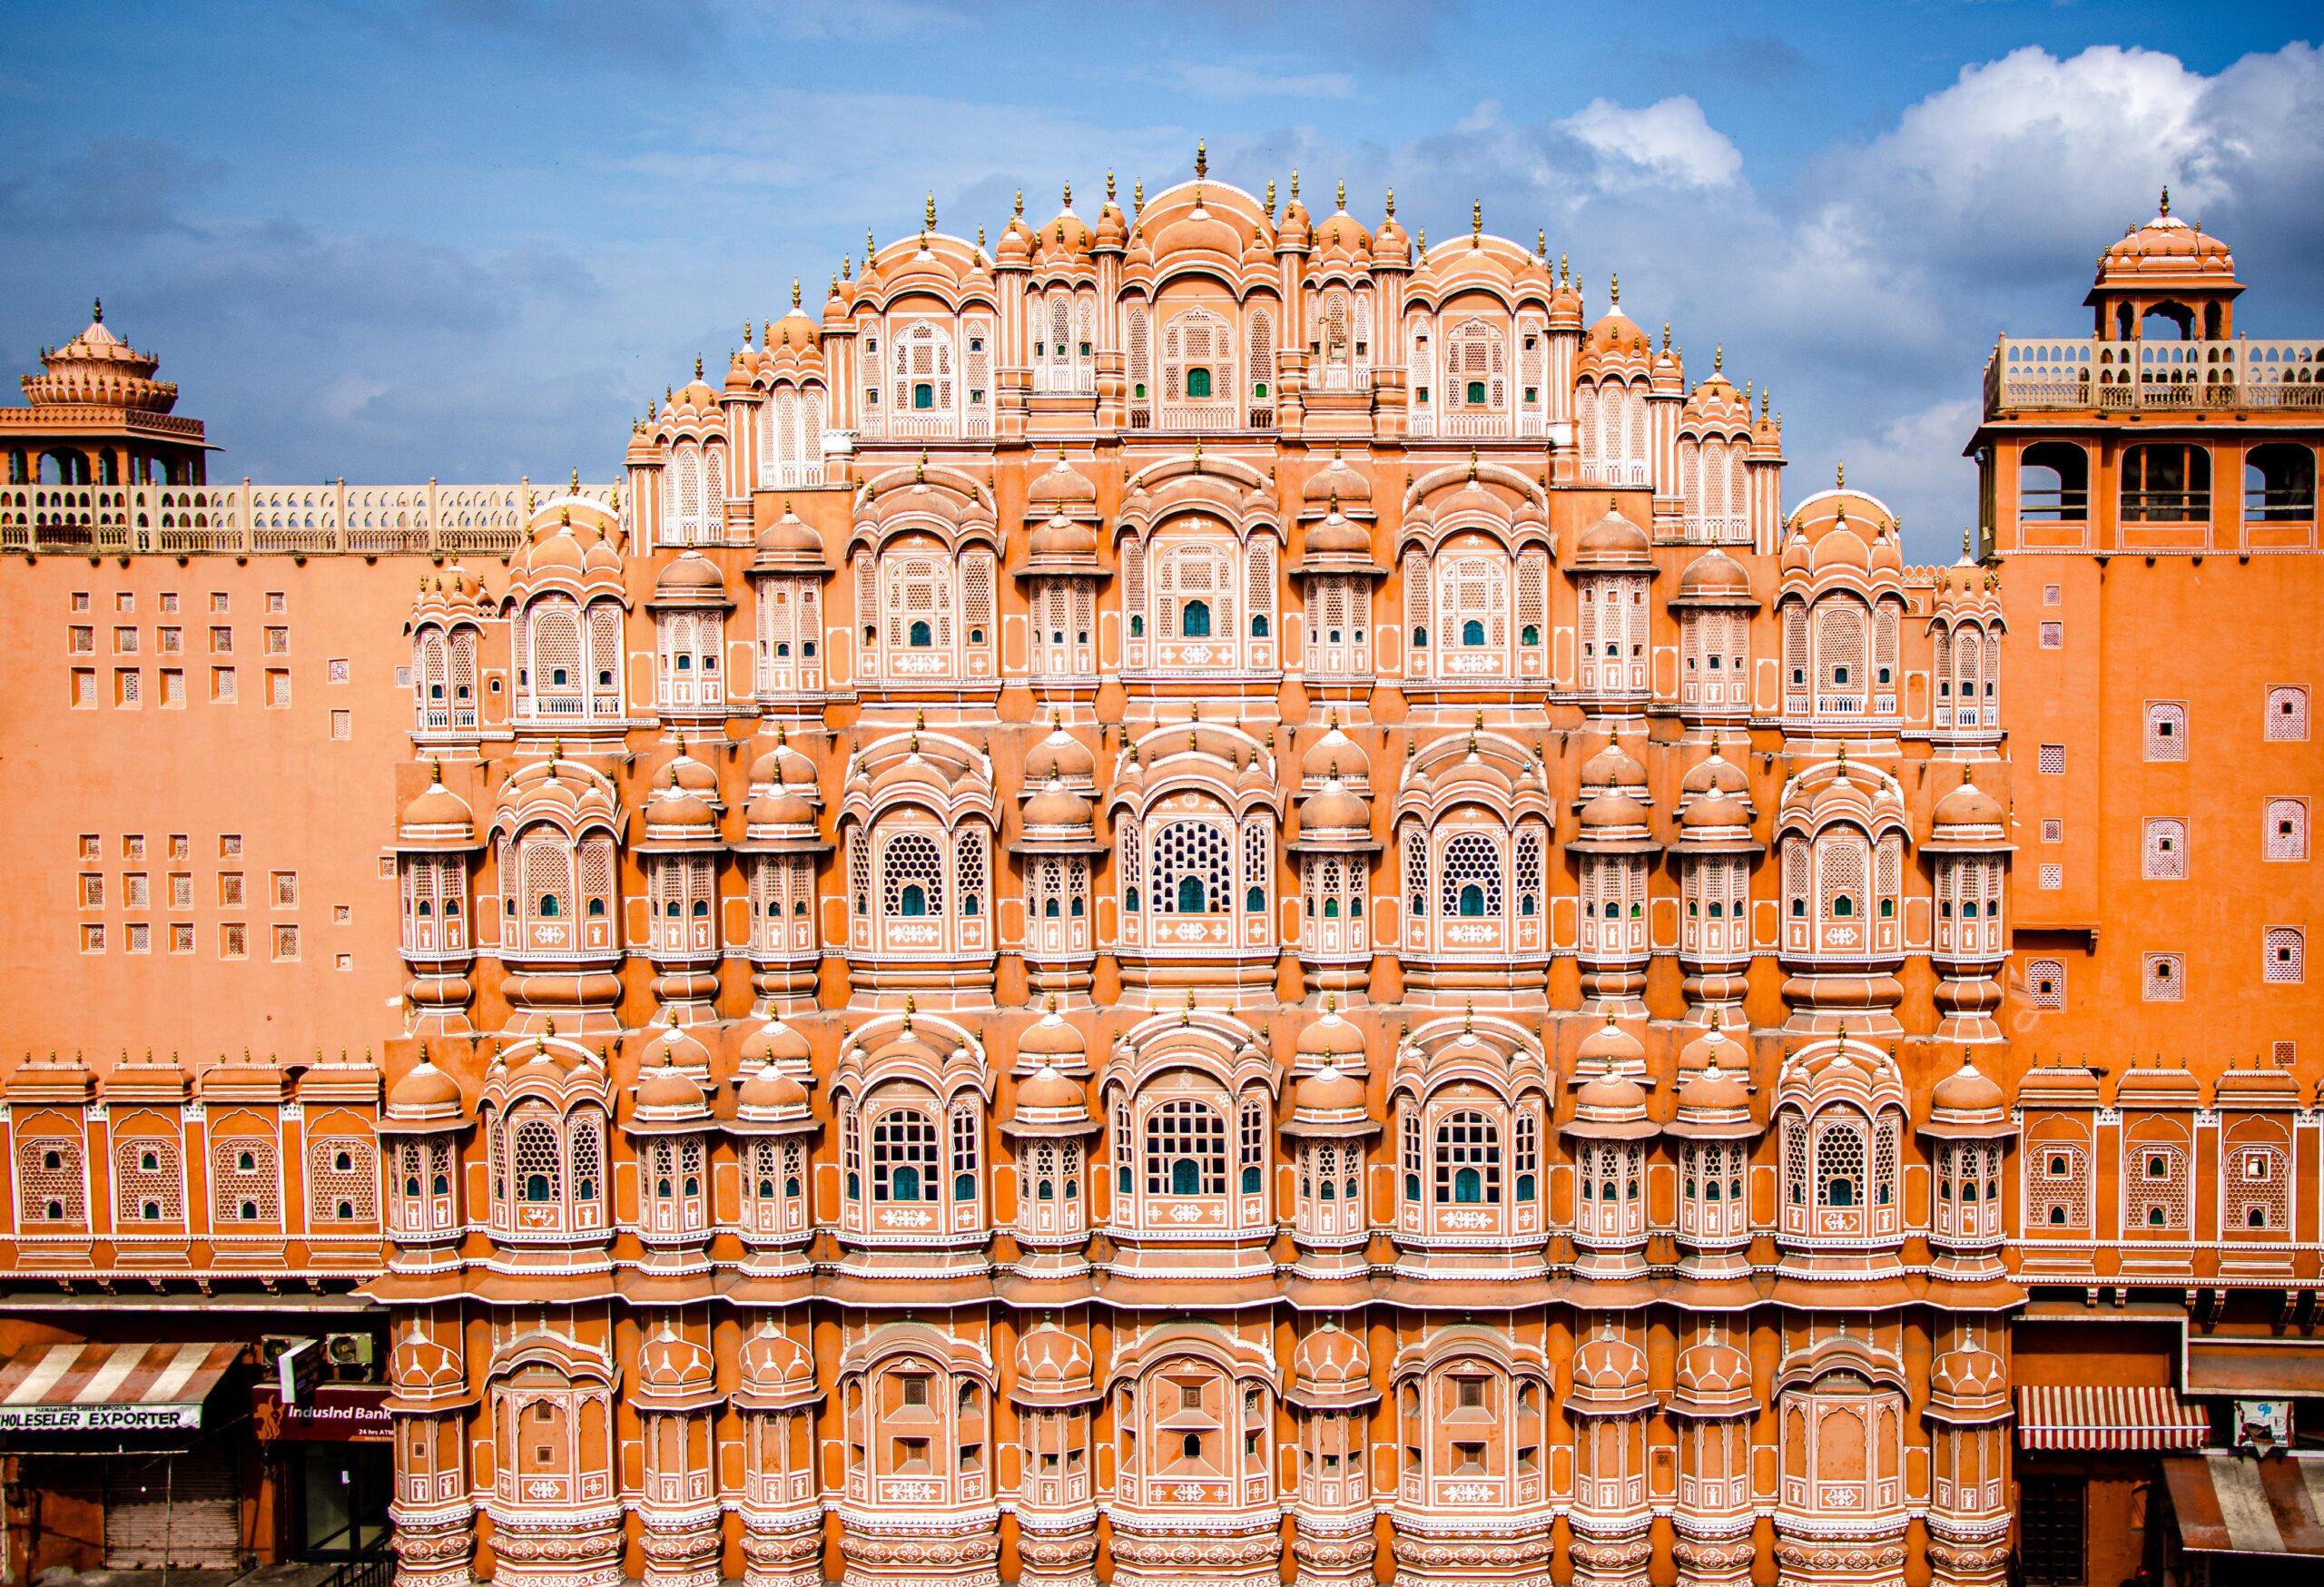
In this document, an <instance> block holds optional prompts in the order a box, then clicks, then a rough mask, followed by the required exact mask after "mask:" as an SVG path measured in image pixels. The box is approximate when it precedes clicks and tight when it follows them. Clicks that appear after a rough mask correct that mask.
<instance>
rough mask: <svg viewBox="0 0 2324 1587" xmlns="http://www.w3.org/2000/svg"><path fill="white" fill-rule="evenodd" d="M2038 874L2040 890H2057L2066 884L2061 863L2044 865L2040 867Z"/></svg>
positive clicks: (2064, 872)
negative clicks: (2040, 884)
mask: <svg viewBox="0 0 2324 1587" xmlns="http://www.w3.org/2000/svg"><path fill="white" fill-rule="evenodd" d="M2040 876H2041V883H2042V891H2043V892H2059V891H2060V890H2062V889H2063V887H2064V886H2065V884H2066V868H2065V867H2064V866H2063V865H2044V866H2043V867H2042V869H2041V872H2040Z"/></svg>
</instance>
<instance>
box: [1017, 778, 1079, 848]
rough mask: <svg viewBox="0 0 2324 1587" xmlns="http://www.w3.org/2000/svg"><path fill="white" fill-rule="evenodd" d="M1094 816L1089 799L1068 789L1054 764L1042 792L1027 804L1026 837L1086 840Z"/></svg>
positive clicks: (1025, 817)
mask: <svg viewBox="0 0 2324 1587" xmlns="http://www.w3.org/2000/svg"><path fill="white" fill-rule="evenodd" d="M1090 820H1091V809H1090V804H1089V800H1088V797H1087V796H1086V795H1084V794H1081V793H1075V792H1074V791H1073V789H1071V788H1070V787H1068V786H1067V784H1066V782H1065V779H1064V777H1063V776H1062V775H1061V774H1060V768H1059V767H1058V766H1057V765H1055V764H1052V765H1051V766H1050V767H1049V778H1048V780H1047V781H1046V782H1044V783H1043V784H1041V788H1040V792H1039V793H1036V794H1034V795H1033V796H1032V797H1031V798H1030V799H1028V800H1027V801H1026V802H1025V816H1024V821H1025V835H1026V836H1028V837H1033V836H1037V835H1040V836H1067V837H1085V838H1086V837H1088V835H1089V832H1090Z"/></svg>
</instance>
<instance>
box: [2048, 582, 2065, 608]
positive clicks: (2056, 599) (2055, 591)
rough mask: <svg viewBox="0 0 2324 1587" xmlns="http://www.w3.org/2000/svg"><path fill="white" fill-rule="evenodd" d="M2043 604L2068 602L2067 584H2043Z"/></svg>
mask: <svg viewBox="0 0 2324 1587" xmlns="http://www.w3.org/2000/svg"><path fill="white" fill-rule="evenodd" d="M2042 604H2043V606H2064V605H2065V604H2066V591H2065V586H2063V585H2060V584H2045V585H2043V586H2042Z"/></svg>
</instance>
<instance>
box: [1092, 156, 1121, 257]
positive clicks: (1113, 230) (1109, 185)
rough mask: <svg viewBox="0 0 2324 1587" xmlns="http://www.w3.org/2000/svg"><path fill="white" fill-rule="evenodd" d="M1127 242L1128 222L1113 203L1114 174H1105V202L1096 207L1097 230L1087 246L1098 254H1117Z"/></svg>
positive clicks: (1119, 206) (1119, 208) (1117, 205)
mask: <svg viewBox="0 0 2324 1587" xmlns="http://www.w3.org/2000/svg"><path fill="white" fill-rule="evenodd" d="M1128 241H1129V222H1128V218H1127V217H1125V216H1124V215H1123V213H1122V207H1121V205H1119V204H1118V203H1116V202H1114V173H1112V172H1110V171H1108V172H1107V173H1106V202H1104V203H1102V204H1100V205H1098V229H1097V231H1096V232H1095V233H1094V234H1093V235H1092V238H1091V241H1090V243H1089V246H1090V247H1091V248H1092V249H1093V250H1094V251H1098V252H1099V253H1119V252H1120V251H1122V245H1123V244H1124V243H1126V242H1128Z"/></svg>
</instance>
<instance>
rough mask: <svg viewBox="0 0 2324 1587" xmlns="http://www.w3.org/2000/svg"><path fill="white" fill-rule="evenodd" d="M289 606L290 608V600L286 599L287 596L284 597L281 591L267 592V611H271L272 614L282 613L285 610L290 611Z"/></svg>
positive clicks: (272, 590)
mask: <svg viewBox="0 0 2324 1587" xmlns="http://www.w3.org/2000/svg"><path fill="white" fill-rule="evenodd" d="M288 606H289V603H288V599H287V597H285V596H284V595H283V593H282V592H281V590H279V589H271V590H268V591H267V592H266V609H267V610H268V611H270V612H281V611H285V610H287V609H288Z"/></svg>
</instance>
